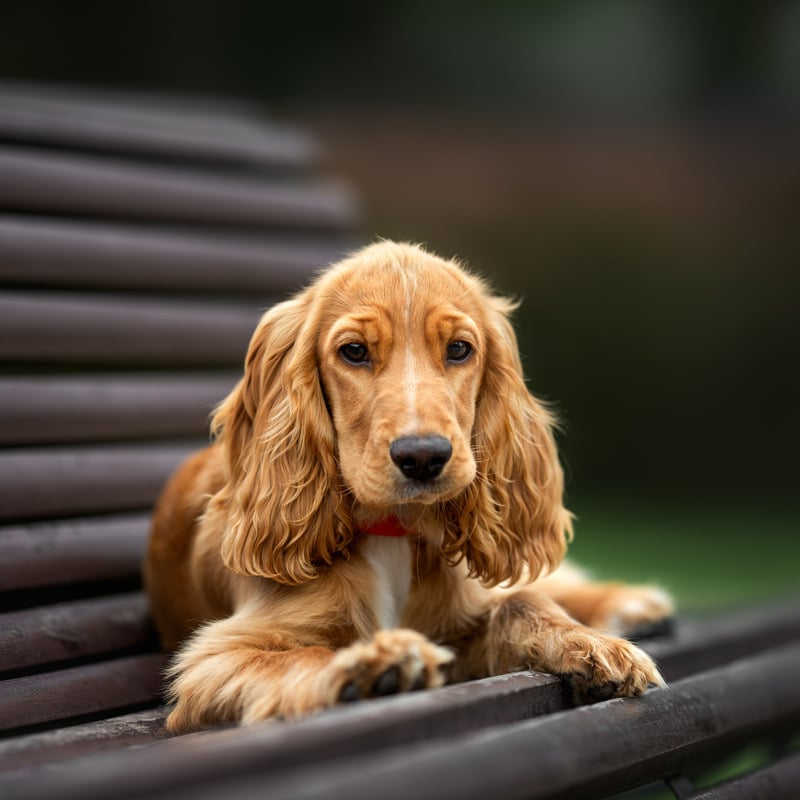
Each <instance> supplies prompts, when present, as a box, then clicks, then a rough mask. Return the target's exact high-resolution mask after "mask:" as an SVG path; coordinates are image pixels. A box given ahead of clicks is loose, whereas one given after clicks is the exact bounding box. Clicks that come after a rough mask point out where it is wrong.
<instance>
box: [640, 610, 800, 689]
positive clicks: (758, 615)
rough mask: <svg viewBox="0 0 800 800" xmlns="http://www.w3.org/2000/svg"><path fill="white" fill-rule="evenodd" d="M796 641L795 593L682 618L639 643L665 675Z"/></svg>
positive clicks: (799, 618) (799, 613)
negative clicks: (664, 634)
mask: <svg viewBox="0 0 800 800" xmlns="http://www.w3.org/2000/svg"><path fill="white" fill-rule="evenodd" d="M796 641H800V597H796V596H795V597H787V598H785V599H784V600H783V602H781V601H778V600H776V601H773V602H772V603H770V604H769V605H764V606H763V607H758V606H754V607H751V608H741V609H735V610H733V611H729V612H727V613H722V614H713V615H708V616H706V617H697V618H694V619H691V618H682V619H681V620H680V623H679V624H678V625H677V626H676V629H675V632H674V634H673V635H671V636H668V637H664V638H662V639H654V640H650V641H648V640H645V641H642V642H640V645H641V646H642V647H643V649H645V650H646V651H647V652H648V653H649V654H650V655H651V656H653V658H655V659H656V661H657V662H658V665H659V667H660V668H661V670H662V672H663V674H664V676H665V677H666V679H667V680H669V681H674V680H678V679H679V678H684V677H686V676H687V675H691V674H693V673H696V672H700V671H702V670H705V669H710V668H711V667H717V666H719V665H720V664H725V663H728V662H730V661H734V660H736V659H739V658H744V657H745V656H750V655H753V654H755V653H758V652H759V651H761V650H766V649H767V648H770V647H777V646H780V645H784V644H789V643H790V642H796Z"/></svg>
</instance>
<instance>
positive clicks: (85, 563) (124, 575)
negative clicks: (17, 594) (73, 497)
mask: <svg viewBox="0 0 800 800" xmlns="http://www.w3.org/2000/svg"><path fill="white" fill-rule="evenodd" d="M149 530H150V515H149V514H148V513H141V514H118V515H112V516H106V517H89V518H86V519H73V520H55V521H48V522H32V523H29V524H27V525H9V526H6V527H2V528H0V591H3V592H10V591H20V590H27V589H44V588H46V587H50V586H64V585H68V584H81V583H105V582H109V581H120V580H125V579H129V578H131V577H134V576H137V575H138V573H139V570H140V567H141V563H142V559H143V558H144V551H145V545H146V542H147V536H148V532H149ZM0 602H2V600H1V599H0Z"/></svg>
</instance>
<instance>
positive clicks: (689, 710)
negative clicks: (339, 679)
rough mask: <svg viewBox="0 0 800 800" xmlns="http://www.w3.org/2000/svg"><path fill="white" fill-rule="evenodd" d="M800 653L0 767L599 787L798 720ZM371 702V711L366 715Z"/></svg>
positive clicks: (269, 780)
mask: <svg viewBox="0 0 800 800" xmlns="http://www.w3.org/2000/svg"><path fill="white" fill-rule="evenodd" d="M798 659H800V645H797V644H795V645H793V646H790V647H785V648H781V649H776V650H771V651H769V652H766V653H762V654H760V655H758V656H755V657H753V658H749V659H745V660H742V661H738V662H735V663H733V664H729V665H726V666H725V667H721V668H718V669H715V670H710V671H708V672H705V673H701V674H699V675H696V676H692V677H690V678H686V679H684V680H683V681H680V682H678V683H676V684H673V685H672V686H671V687H670V688H669V689H662V690H656V691H652V692H649V693H648V694H646V695H644V696H643V697H640V698H635V699H618V700H611V701H608V702H605V703H600V704H598V705H595V706H587V707H583V708H580V709H577V710H569V711H565V712H556V713H551V714H548V715H547V716H543V717H537V718H535V719H527V720H523V721H519V722H509V723H507V724H501V725H490V726H488V727H484V725H483V724H482V720H481V718H480V715H479V714H475V715H469V714H468V713H467V714H463V715H453V714H452V713H451V712H447V714H445V716H444V723H443V725H434V726H432V727H429V726H428V725H429V721H430V716H429V715H426V714H422V715H420V716H417V717H416V719H415V720H414V722H413V723H412V724H411V727H410V729H406V730H405V731H403V733H402V734H400V735H399V736H398V737H397V738H395V735H394V734H393V733H392V732H393V730H394V725H395V722H396V720H397V718H398V714H400V715H402V709H403V707H404V706H406V705H408V703H409V702H411V703H418V704H420V705H428V707H429V708H431V709H432V708H434V707H435V704H436V701H435V700H433V698H436V697H442V696H444V693H445V692H447V691H450V690H456V689H458V688H459V687H447V688H446V689H444V690H440V691H431V692H425V693H421V694H420V695H416V696H414V695H410V696H406V697H398V698H387V699H384V700H380V701H373V702H369V703H364V704H363V705H361V706H356V707H353V708H344V709H334V710H333V711H331V712H329V713H326V714H323V715H320V716H318V717H315V718H311V719H308V720H305V721H303V722H299V723H294V724H287V725H274V724H267V725H260V726H253V727H249V728H242V729H232V730H226V731H220V732H213V733H210V734H206V735H203V736H197V737H183V738H179V739H175V740H169V741H165V742H162V743H160V744H159V745H158V746H156V747H152V748H147V749H144V750H139V751H138V752H137V756H136V758H135V759H132V758H129V757H127V756H126V754H124V753H118V754H109V755H108V756H106V757H104V758H95V759H93V760H92V761H91V762H87V761H84V760H82V759H78V760H75V761H73V762H72V763H69V764H66V765H63V767H61V768H58V769H53V770H49V771H41V772H39V773H32V772H31V773H25V774H24V775H16V776H12V777H10V778H9V780H7V781H3V780H2V779H0V788H2V789H4V790H5V791H7V792H8V793H9V795H10V796H11V797H16V798H33V797H42V796H50V795H51V794H52V792H54V791H55V789H56V788H57V789H58V794H59V797H60V798H62V800H70V798H80V800H91V798H95V797H107V796H109V794H110V792H111V791H114V792H115V797H117V798H120V800H122V798H134V797H143V796H145V795H146V796H148V797H153V798H161V797H164V798H171V799H172V800H183V798H187V800H188V798H193V799H194V800H203V799H204V798H206V797H208V798H216V797H220V796H235V797H237V798H238V799H239V800H248V798H250V797H253V798H256V797H258V798H261V797H263V796H264V795H265V793H267V794H268V795H269V797H270V798H271V800H279V799H280V798H296V797H304V798H313V797H320V798H326V799H327V800H331V799H333V798H348V800H358V799H359V798H365V800H366V799H367V798H369V800H372V798H374V797H375V796H376V794H379V795H380V797H381V798H383V800H395V798H396V799H397V800H407V798H409V797H414V798H419V799H420V800H424V799H425V798H436V799H437V800H448V799H449V798H453V800H455V798H460V799H462V800H463V799H465V798H466V800H469V798H485V797H486V796H490V797H492V798H493V800H505V799H506V798H508V799H509V800H512V799H515V798H539V797H541V798H545V797H546V798H556V797H558V798H565V797H571V798H582V797H583V798H586V797H597V796H602V795H603V793H604V792H606V793H609V792H613V791H621V790H623V789H625V788H628V787H631V786H634V785H641V784H643V783H648V782H650V781H652V780H656V779H659V778H662V777H665V776H667V775H670V774H674V773H675V772H677V771H681V770H683V769H685V768H686V767H687V765H696V764H697V763H698V762H700V761H702V760H704V759H706V758H707V757H709V756H710V755H716V754H719V753H721V752H728V751H730V750H731V749H732V748H735V747H737V746H738V745H739V744H740V743H741V742H742V741H744V740H750V739H752V737H755V736H758V735H772V734H774V733H776V732H778V731H780V730H781V729H784V730H787V729H791V728H792V727H793V726H794V727H795V729H796V725H797V724H798V723H800V684H798V682H797V681H796V680H795V674H796V671H797V664H798ZM473 686H474V684H473ZM470 695H471V692H469V691H468V692H467V693H466V697H469V696H470ZM431 702H432V703H433V706H430V705H429V704H430V703H431ZM370 713H371V714H372V715H373V716H372V717H371V720H370V721H367V720H366V719H365V718H364V717H360V715H362V714H363V715H365V716H366V715H367V714H370ZM401 719H402V716H401ZM448 719H450V720H453V719H456V720H458V722H459V723H460V722H461V721H462V720H464V719H466V720H468V723H469V725H468V728H467V729H466V730H465V729H464V728H459V727H458V725H456V727H455V729H454V730H452V731H448V729H447V720H448ZM348 720H349V721H352V723H353V725H352V727H350V725H349V724H348ZM470 728H471V729H472V732H469V731H470ZM475 729H479V730H477V731H476V730H475ZM448 732H449V733H450V735H447V734H448ZM88 763H91V764H92V768H91V769H87V764H88Z"/></svg>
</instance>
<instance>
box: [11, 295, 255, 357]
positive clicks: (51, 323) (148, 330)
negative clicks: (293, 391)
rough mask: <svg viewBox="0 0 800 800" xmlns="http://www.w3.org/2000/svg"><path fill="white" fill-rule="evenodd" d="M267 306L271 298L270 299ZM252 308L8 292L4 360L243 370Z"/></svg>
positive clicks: (253, 317)
mask: <svg viewBox="0 0 800 800" xmlns="http://www.w3.org/2000/svg"><path fill="white" fill-rule="evenodd" d="M263 300H264V303H263V304H264V305H268V304H269V300H268V299H267V298H264V299H263ZM257 303H258V301H257V300H255V299H254V300H253V305H252V306H251V307H249V308H243V307H240V306H229V305H222V304H220V305H213V304H211V303H197V302H195V303H188V302H187V303H180V302H178V301H173V302H166V301H161V300H147V299H142V298H136V299H133V298H120V297H115V296H99V295H92V296H68V295H63V296H62V295H58V294H54V293H46V292H36V293H26V292H21V291H19V292H4V293H2V294H0V360H5V361H9V362H12V363H22V362H30V361H35V362H43V363H64V362H66V363H91V364H97V363H100V364H111V365H116V366H118V367H119V366H120V365H124V364H158V365H162V364H163V365H176V364H178V365H185V366H202V367H204V368H205V367H209V366H213V365H220V364H224V365H228V366H237V367H238V366H239V365H240V364H242V363H243V362H244V354H245V351H246V349H247V343H248V342H249V340H250V336H251V335H252V333H253V329H254V328H255V325H256V322H257V321H258V317H259V310H258V308H257Z"/></svg>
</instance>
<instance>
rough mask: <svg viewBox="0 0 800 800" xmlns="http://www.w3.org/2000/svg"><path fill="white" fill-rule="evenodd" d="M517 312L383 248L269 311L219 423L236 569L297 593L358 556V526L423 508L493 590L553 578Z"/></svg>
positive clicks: (542, 419) (545, 485)
mask: <svg viewBox="0 0 800 800" xmlns="http://www.w3.org/2000/svg"><path fill="white" fill-rule="evenodd" d="M512 308H513V304H512V303H510V302H509V301H507V300H504V299H501V298H498V297H496V296H493V295H492V294H491V293H490V292H489V291H488V290H487V289H486V287H485V285H484V284H483V283H482V282H481V281H480V280H479V279H477V278H476V277H474V276H472V275H470V274H468V273H467V272H465V271H464V270H462V269H461V268H460V267H459V266H457V265H456V264H455V263H453V262H450V261H445V260H442V259H440V258H437V257H436V256H433V255H431V254H429V253H426V252H425V251H424V250H422V249H421V248H419V247H415V246H411V245H401V244H394V243H390V242H382V243H379V244H376V245H373V246H371V247H368V248H366V249H364V250H362V251H360V252H359V253H357V254H356V255H354V256H353V257H352V258H349V259H347V260H345V261H343V262H341V263H340V264H338V265H336V266H334V267H332V268H331V269H330V270H328V271H327V272H325V273H324V274H323V275H322V276H321V277H320V278H319V279H318V280H317V281H316V282H315V283H314V284H313V285H312V286H311V287H310V288H308V289H307V290H306V291H304V292H303V293H302V294H300V295H298V296H296V297H295V298H293V299H291V300H289V301H287V302H285V303H281V304H279V305H277V306H275V307H274V308H272V309H271V310H270V311H268V312H267V313H266V314H265V315H264V317H263V318H262V320H261V322H260V324H259V326H258V328H257V330H256V332H255V334H254V336H253V339H252V341H251V344H250V350H249V352H248V356H247V361H246V367H245V375H244V378H243V379H242V381H241V382H240V383H239V385H238V386H237V387H236V388H235V389H234V391H233V392H232V393H231V395H230V396H229V397H228V398H227V399H226V400H225V401H224V402H223V404H222V405H221V406H220V408H219V409H218V411H217V414H216V416H215V419H214V428H215V430H216V432H217V435H218V436H219V437H220V438H221V439H222V442H223V444H224V446H225V448H226V452H227V461H228V475H229V480H228V484H227V485H226V487H225V488H224V489H223V490H222V493H221V494H222V495H223V496H224V500H225V502H226V503H228V504H229V509H230V511H229V526H228V529H227V530H226V533H225V536H224V539H223V546H222V550H223V558H224V560H225V562H226V564H227V565H228V566H229V567H230V568H232V569H234V570H235V571H237V572H241V573H243V574H250V575H261V576H265V577H270V578H273V579H275V580H278V581H281V582H284V583H290V584H293V583H300V582H303V581H306V580H309V579H311V578H313V577H314V576H315V575H316V574H317V572H318V569H319V568H320V566H321V565H322V564H325V563H331V561H332V560H333V558H334V557H335V555H336V554H337V553H341V552H344V551H345V550H346V548H347V546H348V544H349V543H350V541H351V540H352V538H353V536H354V535H355V533H356V531H355V530H354V527H355V524H354V521H353V515H354V512H356V513H359V514H362V515H363V514H364V513H367V514H368V515H369V516H371V517H372V518H378V517H381V516H389V515H392V514H395V513H398V512H402V511H407V510H408V509H409V508H410V507H416V508H418V509H419V510H420V512H425V513H429V514H431V513H432V514H434V515H436V516H437V517H438V518H439V520H440V522H441V527H442V529H443V531H444V538H443V541H442V544H441V547H442V550H443V553H444V555H445V556H446V557H447V558H448V559H450V560H451V561H457V560H459V559H460V558H462V557H465V558H466V559H467V562H468V564H469V566H470V569H471V571H472V573H473V574H475V575H477V576H479V577H480V578H481V579H482V580H484V581H485V582H486V583H489V584H496V583H500V582H503V581H506V580H516V579H518V578H519V577H520V576H521V575H522V574H523V573H525V572H526V571H530V573H532V574H533V575H535V574H538V573H539V572H540V571H542V570H544V569H548V568H551V567H553V566H555V565H556V564H557V563H558V562H559V561H560V560H561V558H562V557H563V553H564V548H565V535H566V533H567V532H568V530H569V514H568V512H566V511H565V510H564V508H563V506H562V502H561V494H562V488H563V478H562V472H561V468H560V466H559V463H558V458H557V455H556V450H555V444H554V441H553V437H552V420H551V418H550V415H549V414H548V412H547V411H546V410H545V409H544V408H543V407H542V405H541V404H540V403H538V402H537V401H536V400H535V399H534V398H533V397H532V396H531V394H530V393H529V392H528V391H527V389H526V387H525V384H524V380H523V376H522V369H521V366H520V361H519V355H518V352H517V343H516V338H515V336H514V333H513V330H512V328H511V325H510V323H509V321H508V314H509V312H510V311H511V310H512Z"/></svg>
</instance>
